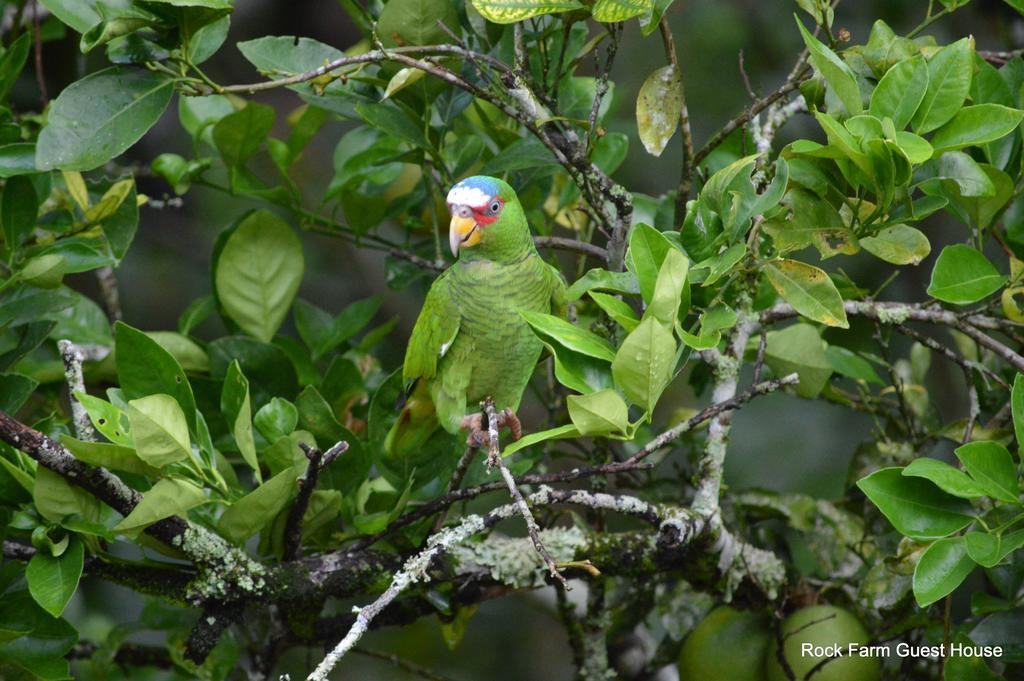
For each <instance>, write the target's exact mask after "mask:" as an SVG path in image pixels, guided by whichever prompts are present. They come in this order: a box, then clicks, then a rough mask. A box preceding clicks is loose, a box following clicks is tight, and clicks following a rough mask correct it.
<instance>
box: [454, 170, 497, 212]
mask: <svg viewBox="0 0 1024 681" xmlns="http://www.w3.org/2000/svg"><path fill="white" fill-rule="evenodd" d="M500 192H501V187H499V186H498V183H497V182H495V180H494V178H492V177H487V176H485V175H474V176H473V177H467V178H466V179H465V180H462V181H461V182H459V183H458V184H456V185H455V186H454V187H452V188H451V191H449V192H448V201H447V202H448V203H449V204H450V205H455V206H471V207H473V208H480V207H483V206H486V205H487V204H488V203H489V202H490V200H491V199H492V198H494V197H495V196H497V195H498V194H499V193H500Z"/></svg>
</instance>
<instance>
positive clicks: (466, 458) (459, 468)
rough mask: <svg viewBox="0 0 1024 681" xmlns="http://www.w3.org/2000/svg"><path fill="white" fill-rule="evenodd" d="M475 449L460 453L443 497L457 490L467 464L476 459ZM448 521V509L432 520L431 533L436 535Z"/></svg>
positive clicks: (468, 448)
mask: <svg viewBox="0 0 1024 681" xmlns="http://www.w3.org/2000/svg"><path fill="white" fill-rule="evenodd" d="M476 450H477V448H476V447H466V450H465V451H464V452H462V456H461V457H459V463H458V464H457V465H456V466H455V472H454V473H452V479H451V480H449V481H448V487H447V488H446V489H445V491H444V496H448V495H450V494H452V493H453V492H454V491H455V490H457V489H459V486H460V485H461V484H462V480H463V479H464V478H465V477H466V472H467V471H468V470H469V464H471V463H472V462H473V459H475V458H476ZM447 519H448V509H444V510H442V511H441V512H440V513H439V514H438V515H437V518H435V519H434V525H433V528H432V529H431V532H434V533H437V532H440V531H441V528H442V527H444V522H445V520H447Z"/></svg>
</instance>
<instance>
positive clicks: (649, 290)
mask: <svg viewBox="0 0 1024 681" xmlns="http://www.w3.org/2000/svg"><path fill="white" fill-rule="evenodd" d="M673 248H675V246H673V245H672V242H671V241H669V240H668V238H667V237H666V236H665V235H664V234H662V233H661V232H659V231H658V230H656V229H655V228H654V227H651V226H650V225H646V224H644V223H642V222H641V223H640V224H638V225H635V226H634V227H633V229H632V230H630V233H629V253H628V256H629V258H628V260H629V262H630V263H631V264H632V268H631V269H632V270H633V272H635V273H636V279H637V281H638V282H639V284H640V295H641V296H643V299H644V304H646V305H650V303H651V297H652V296H653V295H654V286H655V284H656V283H657V281H658V272H660V271H661V263H662V262H663V261H664V260H665V255H666V254H667V253H668V252H669V250H670V249H673ZM577 283H578V282H577ZM574 286H575V284H574Z"/></svg>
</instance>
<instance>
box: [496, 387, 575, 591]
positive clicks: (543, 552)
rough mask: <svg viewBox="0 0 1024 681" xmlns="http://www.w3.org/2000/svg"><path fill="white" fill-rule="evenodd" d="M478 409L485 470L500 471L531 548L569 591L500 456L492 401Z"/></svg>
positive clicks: (497, 423) (552, 574)
mask: <svg viewBox="0 0 1024 681" xmlns="http://www.w3.org/2000/svg"><path fill="white" fill-rule="evenodd" d="M480 407H481V408H482V409H483V410H484V413H485V414H487V436H488V439H489V445H488V448H487V469H488V470H491V469H493V468H494V467H495V466H497V467H498V469H499V470H500V471H501V476H502V477H503V478H505V485H506V486H507V487H508V491H509V494H511V495H512V499H513V500H515V504H516V508H517V509H518V510H519V515H521V516H522V517H523V521H525V522H526V532H527V534H529V535H530V540H531V541H532V542H533V548H534V549H536V550H537V553H538V554H539V555H540V557H541V559H542V560H543V561H544V564H545V565H547V566H548V572H550V573H551V576H552V577H554V578H555V579H557V580H558V581H559V582H561V583H562V586H563V587H565V590H566V591H569V590H570V589H571V587H570V586H569V582H567V581H566V579H565V577H563V576H562V573H561V572H560V571H559V569H558V565H557V564H556V563H555V559H554V558H552V557H551V553H550V552H549V551H548V549H547V547H546V546H544V542H542V541H541V538H540V526H539V525H537V520H536V519H535V518H534V517H533V511H531V510H530V506H529V505H528V504H527V503H526V500H525V499H523V493H522V492H520V491H519V487H518V486H517V485H516V481H515V478H513V477H512V472H511V471H510V470H509V469H508V466H506V465H505V460H504V459H503V458H502V456H501V445H500V442H499V439H498V438H499V436H498V428H499V427H500V426H499V421H498V413H497V411H496V410H495V408H494V400H492V399H491V398H489V397H488V398H487V399H485V400H484V401H483V402H481V403H480Z"/></svg>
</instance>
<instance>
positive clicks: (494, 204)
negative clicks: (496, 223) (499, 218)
mask: <svg viewBox="0 0 1024 681" xmlns="http://www.w3.org/2000/svg"><path fill="white" fill-rule="evenodd" d="M500 210H501V201H499V200H497V199H495V200H494V201H491V205H489V206H487V212H488V213H489V214H491V215H497V214H498V212H499V211H500Z"/></svg>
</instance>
